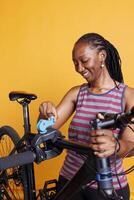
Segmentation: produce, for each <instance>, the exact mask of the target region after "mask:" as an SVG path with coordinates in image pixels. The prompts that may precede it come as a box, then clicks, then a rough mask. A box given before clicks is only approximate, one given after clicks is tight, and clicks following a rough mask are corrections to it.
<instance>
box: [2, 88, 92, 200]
mask: <svg viewBox="0 0 134 200" xmlns="http://www.w3.org/2000/svg"><path fill="white" fill-rule="evenodd" d="M36 98H37V96H36V95H35V94H29V93H25V92H17V91H15V92H10V93H9V99H10V100H11V101H17V102H18V103H19V104H20V105H21V106H22V108H23V122H24V135H23V136H22V138H20V137H19V135H18V133H17V132H16V131H15V130H14V129H13V128H12V127H10V126H3V127H1V128H0V149H1V151H0V152H1V153H0V157H1V158H0V161H1V165H0V170H1V173H0V199H7V200H12V199H14V200H20V199H21V200H22V199H23V200H35V199H39V198H40V199H41V200H46V199H51V198H53V197H54V196H55V193H56V182H57V180H55V179H54V180H50V181H46V182H45V183H44V187H43V189H40V190H39V193H38V194H37V191H36V187H35V174H34V168H33V162H34V161H35V162H36V163H40V162H41V161H43V160H46V159H50V158H53V157H55V156H57V155H59V154H60V153H61V152H62V150H63V148H67V149H72V150H75V149H78V151H79V152H82V153H83V151H84V152H85V153H87V154H88V153H89V152H90V151H89V148H88V147H83V145H80V144H73V143H71V142H68V141H65V140H61V138H63V136H62V135H61V133H60V132H59V131H58V130H55V129H51V128H50V129H48V134H46V135H42V134H37V133H36V134H35V133H31V130H30V117H29V103H30V102H31V101H32V100H35V99H36ZM57 138H60V140H59V141H57V145H58V148H57V147H56V146H52V145H51V142H52V141H56V140H57ZM2 142H3V143H4V144H3V145H2ZM8 144H9V145H8ZM43 145H44V146H43ZM7 146H8V148H7ZM51 184H52V187H49V188H48V186H49V185H51Z"/></svg>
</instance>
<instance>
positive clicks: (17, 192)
mask: <svg viewBox="0 0 134 200" xmlns="http://www.w3.org/2000/svg"><path fill="white" fill-rule="evenodd" d="M19 140H20V137H19V135H18V134H17V132H16V131H15V130H14V129H13V128H12V127H9V126H3V127H1V128H0V157H4V156H8V155H10V154H12V153H16V152H17V150H16V149H15V147H16V144H17V143H18V141H19ZM13 149H14V150H13ZM26 183H27V175H26V171H25V166H17V167H13V168H10V169H6V170H2V171H1V172H0V195H1V197H0V199H12V200H20V199H21V200H24V199H27V198H26V196H25V194H27V188H26V186H27V184H26Z"/></svg>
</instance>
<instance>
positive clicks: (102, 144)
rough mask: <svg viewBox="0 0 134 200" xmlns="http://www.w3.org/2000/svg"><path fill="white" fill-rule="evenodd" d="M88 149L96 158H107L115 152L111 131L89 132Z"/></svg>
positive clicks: (114, 142) (114, 141)
mask: <svg viewBox="0 0 134 200" xmlns="http://www.w3.org/2000/svg"><path fill="white" fill-rule="evenodd" d="M90 147H91V148H92V149H93V150H94V154H95V155H96V156H98V157H108V156H111V155H112V154H113V153H114V152H115V147H116V140H115V138H114V136H113V132H112V130H108V129H98V130H93V131H92V132H91V143H90Z"/></svg>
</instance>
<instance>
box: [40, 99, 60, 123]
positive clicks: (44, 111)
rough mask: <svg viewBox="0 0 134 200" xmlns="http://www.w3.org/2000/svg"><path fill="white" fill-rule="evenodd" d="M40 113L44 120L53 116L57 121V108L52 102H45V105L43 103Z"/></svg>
mask: <svg viewBox="0 0 134 200" xmlns="http://www.w3.org/2000/svg"><path fill="white" fill-rule="evenodd" d="M39 112H40V115H41V116H42V117H43V118H50V117H51V116H54V117H55V119H57V118H58V114H57V111H56V107H55V105H54V104H53V103H52V102H50V101H44V102H43V103H41V104H40V106H39Z"/></svg>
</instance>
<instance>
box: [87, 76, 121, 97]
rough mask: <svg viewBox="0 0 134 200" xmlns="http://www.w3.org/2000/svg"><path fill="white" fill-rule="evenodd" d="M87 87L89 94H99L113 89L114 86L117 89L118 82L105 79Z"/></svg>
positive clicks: (108, 78) (109, 78)
mask: <svg viewBox="0 0 134 200" xmlns="http://www.w3.org/2000/svg"><path fill="white" fill-rule="evenodd" d="M89 86H90V87H89V91H90V92H93V93H98V94H101V93H104V92H107V91H109V90H111V89H113V88H114V87H115V86H117V87H118V82H116V81H114V80H113V79H112V78H111V77H105V78H104V79H100V80H98V81H95V82H92V83H89Z"/></svg>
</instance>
